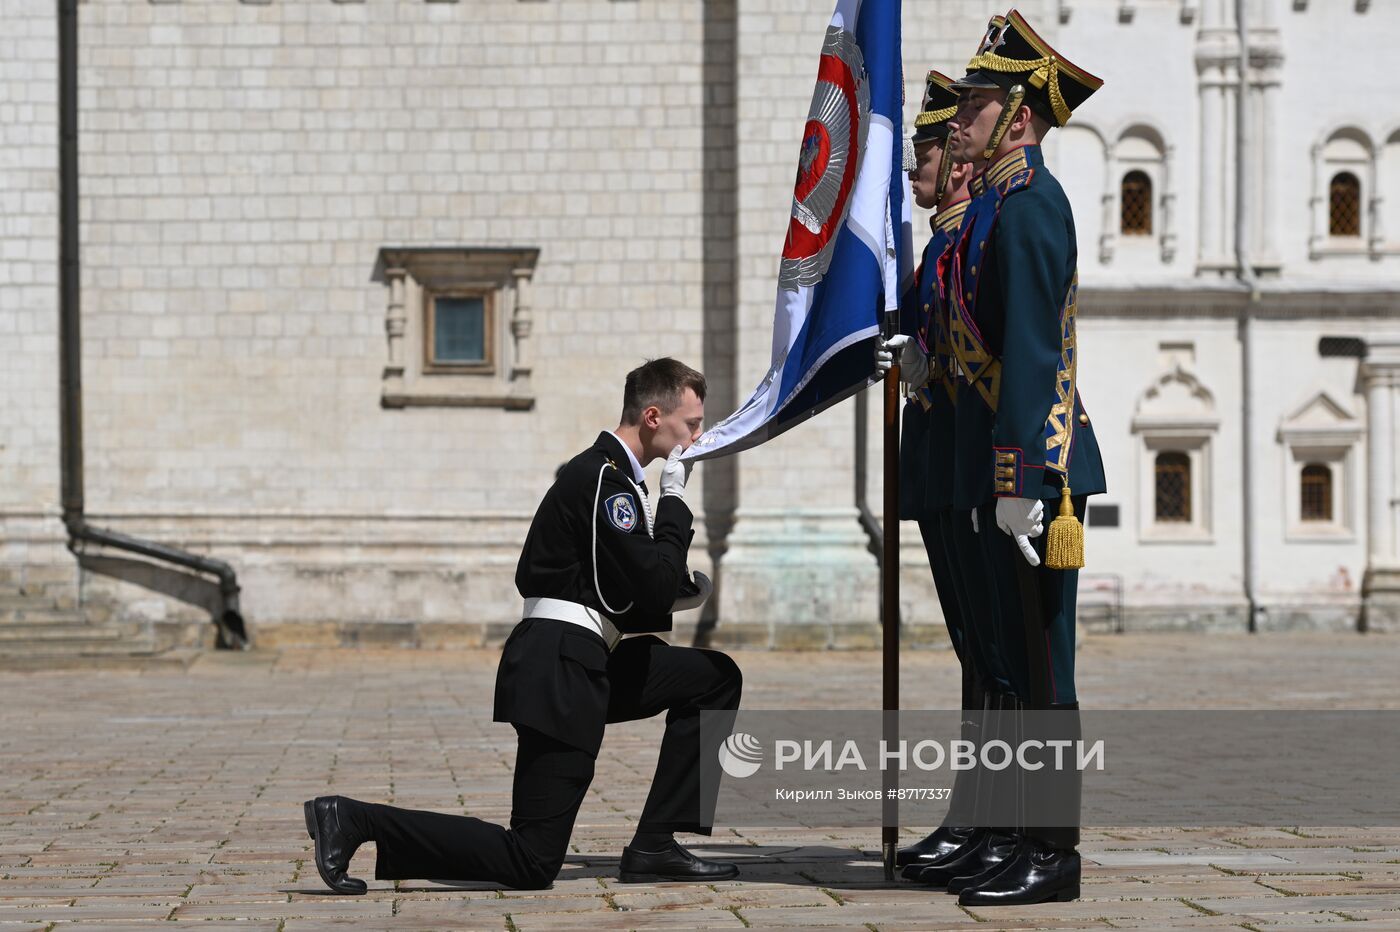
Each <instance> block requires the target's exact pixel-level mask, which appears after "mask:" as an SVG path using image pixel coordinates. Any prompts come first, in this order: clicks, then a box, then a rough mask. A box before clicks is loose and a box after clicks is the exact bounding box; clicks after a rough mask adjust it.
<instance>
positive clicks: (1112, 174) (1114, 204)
mask: <svg viewBox="0 0 1400 932" xmlns="http://www.w3.org/2000/svg"><path fill="white" fill-rule="evenodd" d="M1117 149H1118V147H1117V145H1116V144H1114V143H1109V144H1108V145H1107V146H1106V147H1105V150H1104V180H1105V184H1104V188H1103V225H1102V226H1101V227H1100V229H1099V261H1100V262H1102V263H1103V264H1104V265H1108V264H1109V263H1110V262H1112V261H1113V250H1114V247H1115V246H1117V245H1118V228H1119V226H1120V224H1121V219H1122V218H1121V216H1120V214H1119V205H1118V198H1119V194H1120V192H1121V190H1122V186H1123V179H1122V178H1121V177H1120V173H1121V169H1120V168H1119V166H1118V151H1117Z"/></svg>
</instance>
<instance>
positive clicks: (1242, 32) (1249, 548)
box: [1235, 0, 1259, 634]
mask: <svg viewBox="0 0 1400 932" xmlns="http://www.w3.org/2000/svg"><path fill="white" fill-rule="evenodd" d="M1248 2H1249V0H1235V26H1236V29H1237V30H1238V33H1239V45H1240V50H1239V55H1240V60H1239V82H1240V83H1239V97H1238V100H1237V103H1236V105H1235V266H1236V271H1235V274H1236V276H1237V277H1238V278H1239V281H1240V284H1241V285H1243V286H1244V288H1245V289H1246V290H1247V291H1248V298H1247V299H1246V301H1245V303H1244V305H1243V307H1242V308H1241V310H1240V317H1239V324H1238V329H1239V340H1240V380H1241V392H1240V423H1241V428H1240V429H1241V431H1242V433H1243V436H1242V438H1241V444H1240V446H1241V450H1240V454H1241V455H1240V468H1241V479H1242V481H1243V492H1244V494H1243V495H1241V496H1240V500H1241V503H1242V506H1243V509H1244V597H1245V603H1246V606H1247V609H1246V610H1247V611H1248V613H1249V614H1248V630H1249V631H1250V633H1251V634H1252V633H1254V632H1256V631H1258V630H1259V599H1258V587H1259V539H1258V536H1259V535H1258V528H1257V527H1256V526H1255V516H1256V514H1257V509H1256V507H1255V491H1254V483H1253V482H1252V478H1253V475H1254V383H1253V365H1252V363H1251V360H1252V357H1253V355H1254V352H1253V350H1254V341H1253V330H1254V322H1253V316H1254V315H1253V311H1254V305H1255V304H1257V303H1258V301H1259V281H1258V279H1257V278H1256V277H1255V275H1254V266H1253V263H1252V262H1251V259H1250V254H1249V249H1250V242H1249V217H1250V214H1249V210H1250V207H1251V206H1252V200H1253V199H1252V198H1251V197H1250V190H1251V189H1250V181H1251V179H1250V173H1249V169H1248V167H1247V163H1246V160H1245V153H1247V152H1253V151H1254V139H1253V135H1254V134H1253V133H1252V132H1251V127H1250V122H1249V119H1248V117H1247V110H1248V105H1249V25H1248V15H1247V9H1246V7H1247V4H1248Z"/></svg>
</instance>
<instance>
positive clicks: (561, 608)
mask: <svg viewBox="0 0 1400 932" xmlns="http://www.w3.org/2000/svg"><path fill="white" fill-rule="evenodd" d="M520 617H521V619H522V620H523V619H526V618H548V619H550V620H552V621H567V622H568V623H569V624H571V625H578V626H579V627H580V628H587V629H588V630H589V631H592V632H593V633H594V634H596V635H598V636H599V637H601V638H602V639H603V640H604V641H605V642H606V643H607V645H608V650H612V649H613V648H614V647H616V646H617V642H618V641H620V640H622V632H621V631H619V630H617V625H615V624H613V623H612V619H611V618H609V617H608V616H607V615H604V614H603V613H602V612H600V611H598V610H597V609H593V608H589V607H588V606H587V605H580V604H579V603H578V602H569V601H567V600H565V599H540V598H533V599H526V600H525V611H524V612H523V613H522V614H521V616H520Z"/></svg>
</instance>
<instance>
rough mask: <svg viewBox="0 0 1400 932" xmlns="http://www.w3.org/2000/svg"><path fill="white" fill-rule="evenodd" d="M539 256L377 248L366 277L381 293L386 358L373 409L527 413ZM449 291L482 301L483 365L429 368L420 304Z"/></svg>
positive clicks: (424, 307) (532, 250)
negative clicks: (485, 314)
mask: <svg viewBox="0 0 1400 932" xmlns="http://www.w3.org/2000/svg"><path fill="white" fill-rule="evenodd" d="M539 254H540V251H539V249H538V248H536V247H500V246H383V247H381V248H380V250H379V254H378V257H377V259H376V262H375V271H374V276H373V279H374V280H375V281H377V282H379V283H380V284H382V285H383V286H384V290H385V315H384V329H385V336H386V350H387V352H386V356H387V358H386V360H385V365H384V368H383V374H382V377H381V380H380V381H381V386H380V405H381V406H382V407H384V408H388V409H403V408H425V407H427V408H502V409H505V410H507V411H528V410H530V409H531V408H533V407H534V405H535V397H534V392H533V389H532V388H531V384H530V377H531V372H532V366H531V363H530V358H531V357H530V354H529V353H528V349H529V340H530V336H531V334H532V332H533V329H534V318H533V313H532V308H531V303H530V292H529V288H530V284H531V281H532V279H533V277H534V273H535V266H536V264H537V263H538V261H539ZM450 293H459V294H466V293H472V294H484V295H486V296H487V297H488V299H489V300H488V304H489V305H490V312H489V314H488V317H489V318H490V319H489V321H488V332H487V334H486V339H487V341H488V345H489V349H488V353H487V356H488V358H489V359H490V360H492V364H491V365H490V366H489V367H485V366H480V365H475V364H469V365H441V364H430V360H431V354H430V352H429V348H428V345H427V340H428V337H429V336H430V334H429V333H428V312H429V305H428V303H427V302H428V300H429V299H430V297H431V296H433V295H444V294H450ZM410 309H412V310H411V311H410Z"/></svg>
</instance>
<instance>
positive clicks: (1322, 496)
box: [1302, 463, 1332, 521]
mask: <svg viewBox="0 0 1400 932" xmlns="http://www.w3.org/2000/svg"><path fill="white" fill-rule="evenodd" d="M1302 493H1303V520H1304V521H1331V520H1332V470H1331V469H1330V468H1329V467H1327V466H1325V465H1324V464H1322V463H1309V464H1308V465H1306V466H1304V467H1303V484H1302Z"/></svg>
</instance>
